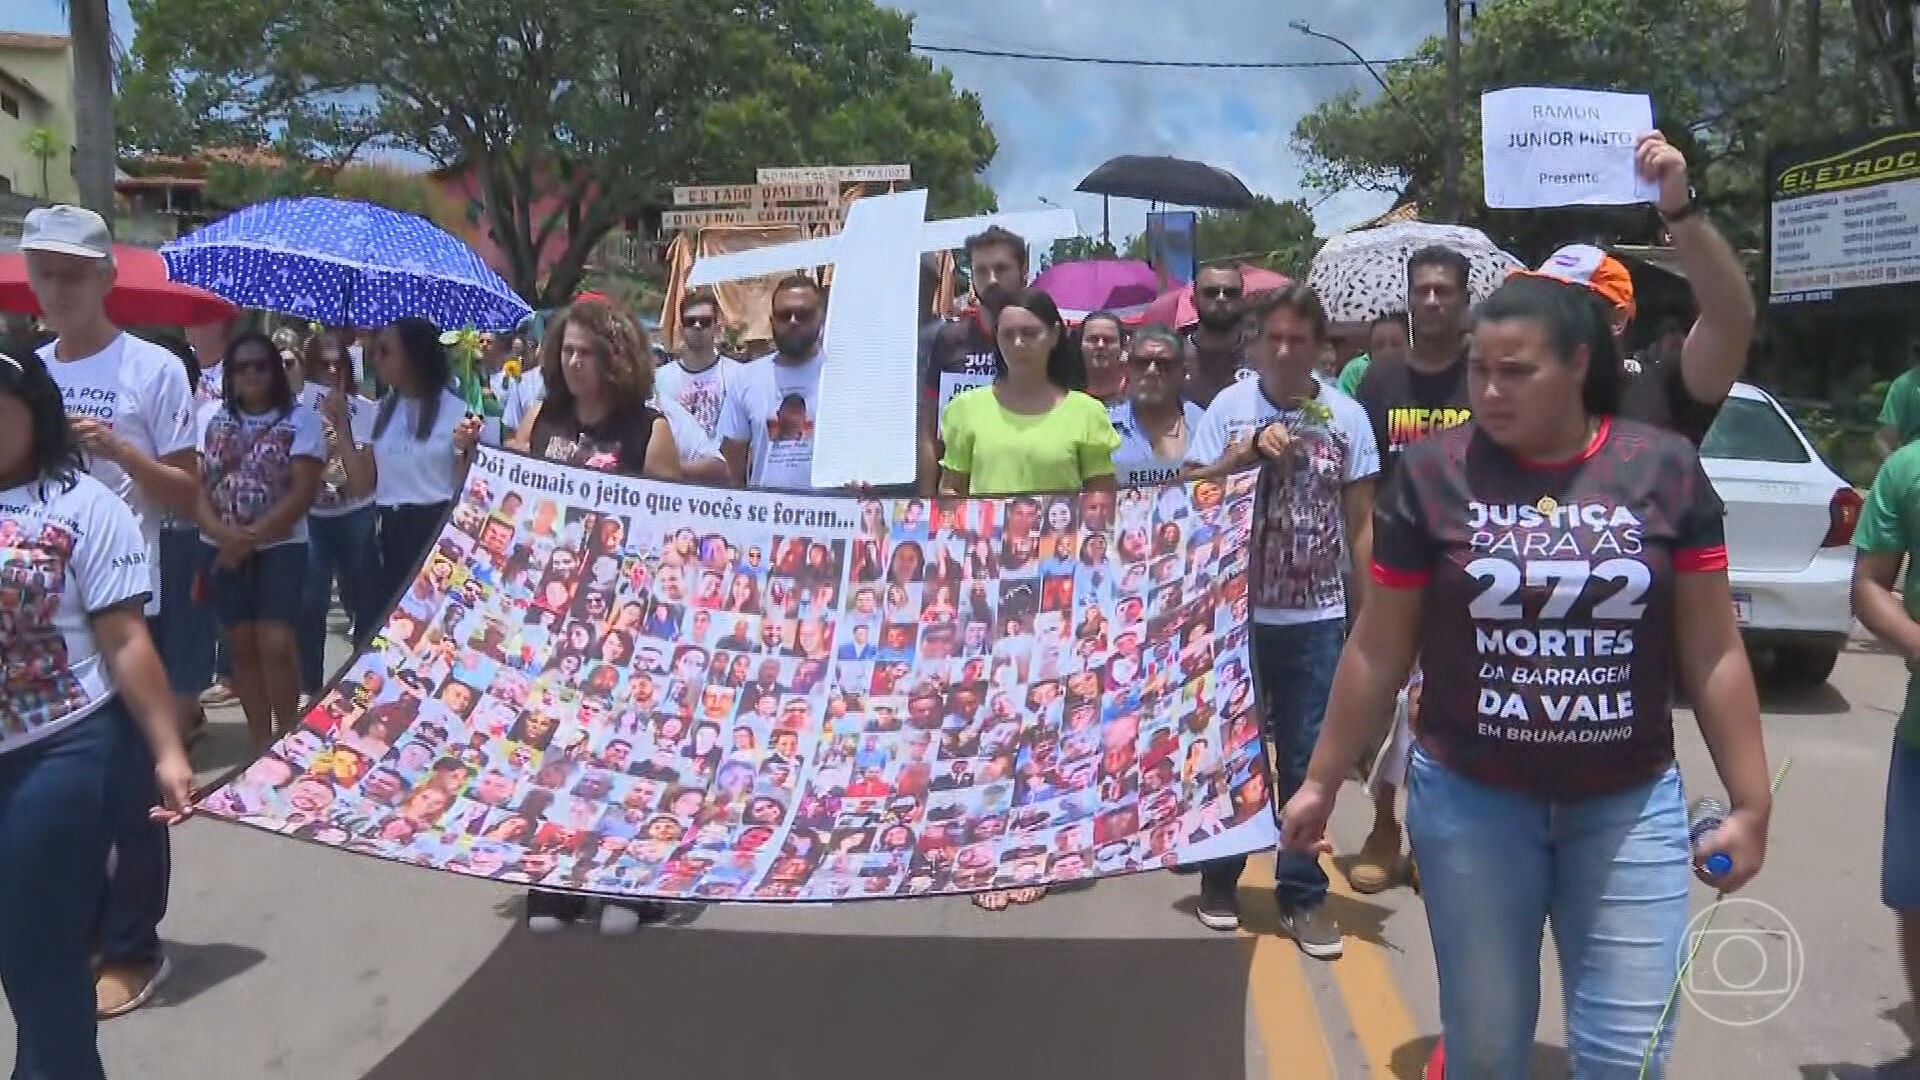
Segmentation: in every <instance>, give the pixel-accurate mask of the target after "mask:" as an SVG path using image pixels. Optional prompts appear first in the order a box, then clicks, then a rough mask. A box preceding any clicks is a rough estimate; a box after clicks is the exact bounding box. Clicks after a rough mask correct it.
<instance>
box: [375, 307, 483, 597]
mask: <svg viewBox="0 0 1920 1080" xmlns="http://www.w3.org/2000/svg"><path fill="white" fill-rule="evenodd" d="M373 370H374V372H375V374H376V375H377V376H378V377H379V379H380V381H381V383H383V384H384V385H386V386H387V387H388V390H387V392H386V393H385V394H384V395H383V396H382V397H381V398H380V404H379V407H378V408H376V409H375V410H374V414H373V460H374V475H375V480H374V489H373V501H374V505H375V506H376V507H377V508H378V510H377V516H378V518H379V525H380V580H379V582H378V587H377V589H376V590H375V594H374V595H375V597H376V599H377V600H378V604H376V605H375V606H377V607H379V608H382V609H384V608H385V607H386V606H387V605H388V604H390V603H392V602H393V600H394V598H395V597H397V596H399V595H400V590H401V589H403V588H405V587H406V584H407V579H408V578H409V577H410V576H411V575H412V573H413V569H414V567H415V565H416V564H418V563H419V561H420V558H421V556H423V555H425V554H426V552H427V548H428V546H429V545H431V544H432V543H433V538H434V535H435V534H436V532H437V531H438V530H439V528H440V519H441V518H442V517H444V516H445V515H446V512H447V507H448V506H449V505H451V504H452V502H453V496H454V493H455V492H456V490H458V488H457V484H458V478H459V471H460V466H459V456H458V455H457V454H456V453H455V449H454V444H453V431H454V428H455V427H457V426H459V424H460V422H461V420H462V419H463V418H464V417H465V415H466V408H467V406H466V403H465V402H463V401H461V400H460V398H459V397H457V396H456V395H455V394H454V392H453V365H452V362H451V361H450V360H449V359H448V358H447V349H446V346H444V345H442V344H441V343H440V331H439V329H438V328H437V327H435V326H434V325H433V324H432V323H430V322H428V321H427V320H425V319H413V318H409V319H401V320H400V321H399V322H396V323H394V324H393V325H391V326H389V327H387V328H386V329H385V330H382V331H380V334H379V336H377V337H375V338H374V341H373Z"/></svg>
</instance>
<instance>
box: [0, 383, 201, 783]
mask: <svg viewBox="0 0 1920 1080" xmlns="http://www.w3.org/2000/svg"><path fill="white" fill-rule="evenodd" d="M174 367H175V370H176V378H175V381H176V382H178V381H179V380H178V377H177V371H178V368H179V361H177V360H176V361H175V362H174ZM75 481H76V482H75V483H74V485H73V486H72V487H71V488H64V487H63V486H62V485H61V484H60V483H59V482H58V481H57V480H51V479H49V480H35V481H31V482H29V483H25V484H21V485H20V486H18V487H13V488H8V489H7V490H5V491H0V610H4V611H5V612H6V616H7V617H6V618H4V619H0V753H6V752H7V751H10V750H18V749H19V748H21V747H22V746H25V745H27V744H28V743H31V742H33V741H35V740H37V739H42V738H45V737H47V736H48V735H51V734H53V733H54V732H56V731H59V730H61V729H63V728H66V727H68V726H70V725H72V724H76V723H78V722H80V721H81V720H84V719H86V718H87V717H88V716H90V715H92V714H93V713H94V712H95V711H97V710H98V709H99V708H100V707H101V706H102V705H105V704H106V703H107V702H108V701H110V700H112V699H113V677H112V673H111V672H109V671H108V670H107V665H106V661H105V660H103V659H102V658H101V656H100V653H99V649H98V647H97V646H96V645H95V643H94V639H93V627H92V625H91V624H90V623H89V622H88V619H89V617H91V616H93V615H95V614H98V613H99V612H102V611H105V610H106V609H108V608H111V607H115V606H117V605H120V604H123V603H126V602H128V601H130V600H135V599H138V598H141V597H144V596H148V595H149V594H151V592H152V591H153V581H152V578H153V574H152V571H151V569H150V568H149V565H148V564H149V563H150V562H151V559H150V557H149V555H148V549H147V544H146V542H145V540H144V539H142V537H141V535H140V526H139V523H138V522H137V521H135V519H134V516H133V511H132V510H131V509H130V508H129V507H127V506H126V505H125V503H124V502H122V501H121V500H120V499H119V498H117V497H116V496H115V495H114V493H113V492H112V491H110V490H108V489H107V487H106V485H104V484H102V483H100V481H98V480H95V479H94V478H93V477H91V476H86V475H81V476H78V477H76V478H75Z"/></svg>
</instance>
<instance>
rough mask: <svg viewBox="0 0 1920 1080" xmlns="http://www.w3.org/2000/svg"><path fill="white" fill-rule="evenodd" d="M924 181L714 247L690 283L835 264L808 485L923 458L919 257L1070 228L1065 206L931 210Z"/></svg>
mask: <svg viewBox="0 0 1920 1080" xmlns="http://www.w3.org/2000/svg"><path fill="white" fill-rule="evenodd" d="M926 216H927V193H926V191H925V190H919V189H917V190H914V191H900V192H895V193H893V194H890V195H874V196H870V197H868V198H865V199H856V200H854V203H853V205H852V206H850V207H848V209H847V220H846V224H845V225H844V226H842V227H841V230H840V232H839V233H838V234H836V235H833V236H823V237H817V238H814V239H809V240H795V241H792V242H790V243H786V244H775V245H773V246H771V247H763V248H754V249H752V250H749V251H736V252H732V253H730V254H726V255H714V256H710V257H708V258H704V259H701V260H699V261H698V262H696V263H694V265H693V270H692V271H691V272H690V273H689V274H688V276H687V285H688V287H689V288H697V287H699V286H701V285H714V284H718V283H720V282H723V281H740V280H742V279H744V278H753V277H761V276H763V275H766V274H778V273H781V272H783V271H791V270H796V269H800V268H804V267H813V266H826V265H829V264H831V265H832V266H833V268H834V271H833V289H832V291H831V294H830V295H829V296H828V298H827V312H826V316H827V319H826V352H827V363H826V368H825V369H824V370H823V371H822V372H821V374H820V395H819V397H820V400H819V401H818V402H817V403H816V404H815V405H814V429H813V430H814V439H813V486H814V487H816V488H833V487H842V486H845V485H847V484H852V483H865V484H875V485H879V484H909V483H912V482H913V479H914V471H915V469H916V467H917V465H918V463H919V454H918V451H917V440H918V437H919V428H918V425H917V422H916V415H917V413H916V410H917V409H918V407H919V397H920V389H919V384H918V375H919V372H918V364H917V363H916V356H917V355H918V351H919V342H920V327H919V324H918V320H917V319H916V317H915V315H916V309H917V308H918V307H919V303H920V256H921V254H922V253H923V252H928V251H946V250H949V249H951V248H957V247H959V246H960V245H961V244H963V243H965V242H966V239H967V237H969V236H972V235H974V234H976V233H978V232H980V231H982V230H983V229H986V228H987V227H988V226H990V225H998V226H1000V227H1002V228H1004V229H1007V230H1010V231H1012V232H1014V233H1016V234H1018V235H1019V236H1020V237H1021V238H1022V239H1024V240H1026V241H1027V242H1028V243H1030V244H1034V245H1040V244H1051V243H1052V242H1053V241H1055V240H1059V239H1063V238H1065V237H1069V236H1075V235H1078V234H1079V232H1080V226H1079V224H1078V223H1077V222H1076V221H1075V220H1074V217H1073V211H1071V210H1065V209H1055V210H1025V211H1018V212H1014V213H1005V214H981V215H979V216H977V217H964V218H947V219H945V220H942V221H928V220H926Z"/></svg>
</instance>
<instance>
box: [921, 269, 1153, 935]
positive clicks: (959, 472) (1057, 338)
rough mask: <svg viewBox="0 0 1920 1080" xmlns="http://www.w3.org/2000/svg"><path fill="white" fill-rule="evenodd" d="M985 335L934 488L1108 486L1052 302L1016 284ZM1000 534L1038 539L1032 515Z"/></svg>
mask: <svg viewBox="0 0 1920 1080" xmlns="http://www.w3.org/2000/svg"><path fill="white" fill-rule="evenodd" d="M994 334H995V337H996V338H997V340H998V343H999V346H1000V355H1001V357H1002V358H1004V359H1005V361H1006V364H1005V371H1004V373H1003V374H1002V375H1001V376H1000V377H999V378H998V379H997V380H995V382H994V383H993V385H991V386H982V387H977V388H975V389H972V390H968V391H965V392H963V393H961V394H959V395H958V396H956V397H955V398H954V399H953V400H952V401H951V402H949V403H948V404H947V409H946V412H945V413H944V414H942V416H941V418H940V439H941V442H942V443H943V444H944V445H945V447H946V452H945V454H944V455H943V456H942V457H941V459H940V470H941V472H940V493H941V494H943V495H956V496H967V495H1030V494H1037V493H1041V492H1054V491H1112V490H1114V487H1115V483H1114V475H1113V452H1114V450H1115V449H1116V448H1117V447H1118V446H1119V445H1120V437H1119V436H1118V435H1116V434H1114V431H1113V424H1112V423H1111V422H1109V421H1108V419H1107V411H1106V408H1105V407H1104V406H1102V405H1101V404H1100V403H1099V402H1098V401H1096V400H1094V399H1093V398H1091V397H1089V396H1087V394H1085V393H1084V392H1083V389H1084V387H1085V386H1086V385H1087V372H1086V363H1085V361H1084V360H1083V359H1082V358H1081V356H1080V351H1079V349H1078V347H1077V346H1076V345H1075V344H1074V341H1073V337H1072V335H1071V334H1070V333H1068V331H1067V327H1066V323H1065V322H1064V321H1063V320H1062V319H1061V318H1060V309H1059V308H1058V307H1056V306H1055V305H1054V302H1053V298H1052V297H1050V296H1048V295H1047V294H1046V293H1044V292H1042V291H1040V290H1039V289H1023V290H1021V291H1020V292H1018V293H1016V294H1015V295H1014V296H1013V297H1012V298H1011V299H1010V300H1009V301H1008V302H1007V304H1006V306H1005V307H1003V308H1001V309H1000V315H999V318H998V319H997V320H996V321H995V324H994ZM1028 519H1031V524H1030V525H1029V526H1028V528H1029V529H1030V530H1031V531H1029V533H1028V535H1026V536H1015V535H1014V533H1013V530H1014V528H1015V525H1014V524H1013V516H1012V515H1010V518H1009V523H1008V533H1007V539H1008V542H1009V543H1010V544H1011V543H1012V542H1014V541H1022V542H1027V543H1037V541H1038V530H1039V526H1040V521H1039V520H1038V515H1037V514H1032V515H1026V516H1025V517H1023V518H1021V520H1028ZM1045 895H1046V889H1045V888H1044V887H1042V886H1029V887H1026V888H1020V889H1012V890H1006V889H996V890H994V891H992V892H986V893H981V894H979V895H977V896H975V897H974V903H975V904H978V905H979V906H980V907H982V908H985V909H986V910H988V911H1004V910H1006V908H1007V905H1008V904H1010V903H1014V904H1029V903H1032V902H1034V901H1035V900H1038V899H1040V898H1041V897H1042V896H1045Z"/></svg>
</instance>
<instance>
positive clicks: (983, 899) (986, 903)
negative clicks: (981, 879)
mask: <svg viewBox="0 0 1920 1080" xmlns="http://www.w3.org/2000/svg"><path fill="white" fill-rule="evenodd" d="M1012 903H1013V894H1012V893H1011V892H1008V891H1007V890H1006V889H995V890H993V891H992V892H983V893H974V894H973V906H974V907H977V908H979V909H980V910H982V911H1005V910H1007V906H1008V905H1010V904H1012Z"/></svg>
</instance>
